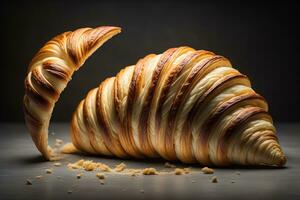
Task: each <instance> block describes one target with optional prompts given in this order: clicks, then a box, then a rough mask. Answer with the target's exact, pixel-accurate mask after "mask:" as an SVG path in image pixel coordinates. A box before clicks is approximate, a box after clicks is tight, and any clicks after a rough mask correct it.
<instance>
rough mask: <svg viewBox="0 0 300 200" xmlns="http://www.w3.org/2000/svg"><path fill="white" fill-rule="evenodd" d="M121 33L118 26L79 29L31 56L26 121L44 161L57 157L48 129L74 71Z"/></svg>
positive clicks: (27, 85)
mask: <svg viewBox="0 0 300 200" xmlns="http://www.w3.org/2000/svg"><path fill="white" fill-rule="evenodd" d="M119 32H120V28H118V27H109V26H107V27H98V28H95V29H92V28H81V29H78V30H75V31H73V32H71V31H69V32H65V33H62V34H61V35H58V36H56V37H54V38H53V39H52V40H50V41H49V42H47V43H46V44H45V45H44V47H43V48H42V49H40V50H39V51H38V53H37V54H36V55H35V56H34V58H33V59H32V61H31V63H30V64H29V67H28V72H27V76H26V78H25V95H24V99H23V108H24V114H25V122H26V125H27V127H28V129H29V132H30V134H31V137H32V140H33V141H34V143H35V145H36V147H37V148H38V150H39V151H40V152H41V153H42V154H43V156H44V157H45V158H46V159H49V160H51V159H55V158H56V155H55V154H54V151H52V149H51V147H50V146H48V127H49V121H50V118H51V114H52V111H53V108H54V104H55V102H56V101H57V100H58V98H59V96H60V94H61V92H62V91H63V90H64V88H65V87H66V85H67V83H68V82H69V81H70V79H71V76H72V74H73V73H74V71H76V70H78V69H79V68H80V67H81V66H82V65H83V63H84V62H85V60H86V59H87V58H88V57H89V56H90V55H91V54H93V52H94V51H96V49H98V48H99V47H100V46H101V45H102V44H103V43H104V42H106V41H107V40H108V39H110V38H111V37H113V36H114V35H116V34H117V33H119Z"/></svg>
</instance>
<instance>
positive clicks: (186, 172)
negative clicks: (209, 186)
mask: <svg viewBox="0 0 300 200" xmlns="http://www.w3.org/2000/svg"><path fill="white" fill-rule="evenodd" d="M183 171H184V173H185V174H189V173H190V172H191V169H190V168H188V167H186V168H183Z"/></svg>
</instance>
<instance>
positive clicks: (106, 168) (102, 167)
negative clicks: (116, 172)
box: [97, 162, 111, 172]
mask: <svg viewBox="0 0 300 200" xmlns="http://www.w3.org/2000/svg"><path fill="white" fill-rule="evenodd" d="M97 168H99V169H100V170H101V171H104V172H111V168H110V167H109V166H108V165H106V164H104V163H100V162H99V163H97Z"/></svg>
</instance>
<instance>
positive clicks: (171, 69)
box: [72, 47, 286, 166]
mask: <svg viewBox="0 0 300 200" xmlns="http://www.w3.org/2000/svg"><path fill="white" fill-rule="evenodd" d="M110 80H112V78H110V79H107V80H105V81H104V82H102V84H101V85H100V87H99V88H97V89H96V90H97V98H91V94H90V93H89V94H88V95H87V97H86V99H85V101H87V100H89V101H96V102H94V103H95V104H97V106H96V109H97V117H98V121H97V124H98V125H99V126H100V127H102V128H101V129H99V130H98V131H99V133H98V134H100V135H101V137H102V139H103V140H104V143H103V146H106V147H107V149H108V151H109V152H110V153H111V154H113V155H115V156H118V157H123V156H124V155H123V154H120V149H122V150H124V154H126V155H129V156H132V157H137V158H142V157H156V156H157V155H159V156H161V157H163V158H165V159H168V160H180V161H182V162H186V163H194V162H200V163H202V164H206V165H218V166H227V165H232V164H240V165H241V164H242V165H246V164H247V165H261V164H267V165H277V166H282V165H284V163H285V162H286V158H285V156H284V154H283V152H282V150H281V148H280V146H279V144H278V139H277V137H276V133H275V128H274V126H273V124H272V119H271V117H270V115H269V114H268V113H267V111H268V105H267V103H266V101H265V99H264V98H263V97H262V96H260V95H258V94H256V93H255V91H253V90H252V89H251V84H250V81H249V79H248V78H247V76H245V75H243V74H241V73H240V72H238V71H237V70H235V69H233V68H232V67H231V63H230V61H229V60H228V59H226V58H224V57H222V56H218V55H215V54H213V53H212V52H208V51H195V50H194V49H192V48H189V47H179V48H172V49H169V50H167V51H165V52H164V53H163V54H159V55H155V54H150V55H148V56H146V57H145V58H142V59H140V60H139V61H138V63H137V64H136V65H134V66H130V67H126V68H125V69H123V70H121V71H120V72H119V73H118V75H117V76H116V77H115V78H114V79H113V83H111V82H110ZM103 88H105V90H104V89H103ZM91 91H94V90H91ZM109 93H110V94H109ZM89 112H94V111H93V109H86V110H85V111H84V112H82V106H79V107H78V109H77V110H76V112H75V114H74V116H73V121H72V126H74V127H80V126H79V125H80V124H81V126H82V127H84V126H85V127H87V128H83V129H82V130H81V131H77V132H76V130H75V129H74V130H73V135H74V136H75V135H76V134H77V133H80V134H83V135H84V134H85V135H89V134H90V132H89V131H88V127H89V126H90V120H87V118H88V119H89V118H93V115H92V114H91V113H89ZM76 124H78V126H77V125H76ZM113 130H114V131H113ZM85 131H86V132H85ZM89 140H93V138H91V137H90V138H89ZM89 140H85V141H83V140H80V139H77V140H75V142H76V143H82V144H79V145H78V146H80V145H81V146H85V145H87V144H88V143H89ZM75 146H76V147H77V145H75ZM86 149H88V148H86ZM95 151H96V152H95V153H99V154H105V152H104V150H96V149H95Z"/></svg>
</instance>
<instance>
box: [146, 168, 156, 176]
mask: <svg viewBox="0 0 300 200" xmlns="http://www.w3.org/2000/svg"><path fill="white" fill-rule="evenodd" d="M143 174H144V175H157V174H158V172H157V171H156V169H155V168H153V167H150V168H145V169H143Z"/></svg>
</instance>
